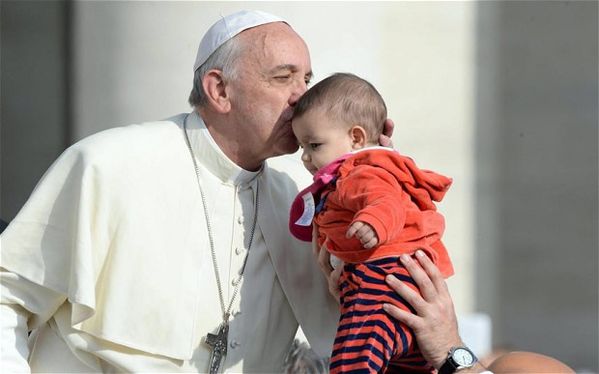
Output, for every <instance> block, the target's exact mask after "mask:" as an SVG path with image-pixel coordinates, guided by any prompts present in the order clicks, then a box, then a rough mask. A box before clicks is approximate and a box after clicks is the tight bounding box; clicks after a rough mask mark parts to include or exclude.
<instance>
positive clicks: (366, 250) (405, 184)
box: [289, 73, 453, 373]
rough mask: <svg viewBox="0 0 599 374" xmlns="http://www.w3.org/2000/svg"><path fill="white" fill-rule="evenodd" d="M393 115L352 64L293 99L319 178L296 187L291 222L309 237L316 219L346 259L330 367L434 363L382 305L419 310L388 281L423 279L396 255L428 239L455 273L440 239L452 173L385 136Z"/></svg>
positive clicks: (416, 368)
mask: <svg viewBox="0 0 599 374" xmlns="http://www.w3.org/2000/svg"><path fill="white" fill-rule="evenodd" d="M386 118H387V108H386V106H385V102H384V101H383V99H382V97H381V95H380V94H379V93H378V92H377V90H376V89H375V88H374V87H373V86H372V85H371V84H370V83H368V82H367V81H365V80H363V79H361V78H359V77H357V76H355V75H352V74H342V73H338V74H334V75H332V76H330V77H328V78H326V79H324V80H323V81H321V82H319V83H318V84H316V85H315V86H314V87H312V88H311V89H310V90H308V91H307V92H306V93H305V94H304V95H303V96H302V97H301V99H300V100H299V102H298V103H297V104H296V106H295V112H294V117H293V121H292V127H293V132H294V134H295V136H296V137H297V140H298V142H299V144H300V146H301V147H302V150H303V153H302V161H303V163H304V166H305V167H306V169H308V171H310V173H312V174H313V175H314V183H313V184H312V185H310V186H309V187H308V188H306V189H305V190H303V191H302V192H300V193H299V195H298V196H297V197H296V199H295V201H294V203H293V205H292V207H291V214H290V220H289V228H290V231H291V233H292V234H293V235H294V236H295V237H297V238H298V239H300V240H304V241H311V240H312V226H313V225H312V224H313V223H314V225H315V226H316V227H317V229H318V244H319V245H320V246H322V245H325V246H326V248H327V250H328V251H329V252H330V253H331V254H332V255H334V256H336V257H338V258H339V259H341V260H342V261H343V262H344V263H345V265H344V267H343V271H342V273H341V278H340V296H341V299H340V304H341V305H340V308H341V318H340V320H339V326H338V328H337V336H336V338H335V342H334V346H333V352H332V357H331V361H330V372H331V373H345V372H350V371H353V370H360V372H371V373H379V372H387V373H389V372H395V371H398V372H433V371H434V370H433V368H432V367H431V366H430V365H428V364H427V362H426V361H425V360H424V359H423V358H422V355H421V354H420V352H419V350H418V347H417V346H416V342H415V340H414V336H413V333H412V331H411V330H410V329H409V328H408V327H407V326H404V325H403V324H401V323H399V322H398V321H396V320H394V319H393V318H392V317H390V316H389V315H387V313H385V311H384V310H383V309H382V305H383V304H385V303H392V304H394V305H396V306H398V307H400V308H402V309H404V310H411V311H412V312H413V310H412V309H411V306H410V305H408V304H407V303H406V302H405V301H404V300H403V299H402V298H400V297H399V296H398V295H397V294H396V293H395V292H394V291H393V290H392V289H391V288H390V287H389V286H387V284H386V282H385V276H386V275H388V274H393V275H395V276H396V277H397V278H399V279H400V280H402V281H403V282H405V283H406V284H408V285H409V286H410V287H412V288H414V289H417V288H416V286H415V285H414V281H413V280H412V279H411V278H410V276H409V274H408V272H407V271H406V269H405V268H404V267H403V266H402V265H401V264H400V262H399V261H398V260H399V256H400V255H401V254H414V253H415V252H416V250H417V249H422V250H423V251H424V252H425V253H427V255H428V256H429V257H430V258H431V259H433V261H434V262H435V264H436V265H437V266H438V267H439V269H440V270H441V272H442V273H443V275H444V276H445V277H448V276H450V275H452V274H453V267H452V265H451V261H450V259H449V256H448V254H447V251H446V249H445V247H444V245H443V243H442V242H441V235H442V234H443V231H444V228H445V221H444V219H443V216H442V215H441V214H439V213H438V212H437V211H436V206H435V204H434V203H433V201H441V199H442V198H443V196H444V195H445V192H446V191H447V189H448V188H449V186H450V185H451V179H449V178H447V177H444V176H442V175H439V174H436V173H433V172H431V171H426V170H421V169H419V168H418V167H417V166H416V164H415V163H414V162H413V161H412V159H410V158H408V157H405V156H402V155H400V154H399V153H398V152H396V151H395V150H393V149H390V148H384V147H380V146H378V139H379V136H380V134H381V132H382V131H383V125H384V122H385V120H386Z"/></svg>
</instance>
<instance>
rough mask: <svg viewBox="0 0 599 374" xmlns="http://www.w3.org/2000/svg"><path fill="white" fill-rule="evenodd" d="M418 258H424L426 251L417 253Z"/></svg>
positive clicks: (420, 250)
mask: <svg viewBox="0 0 599 374" xmlns="http://www.w3.org/2000/svg"><path fill="white" fill-rule="evenodd" d="M416 256H418V257H424V256H425V254H424V251H423V250H422V249H419V250H417V251H416Z"/></svg>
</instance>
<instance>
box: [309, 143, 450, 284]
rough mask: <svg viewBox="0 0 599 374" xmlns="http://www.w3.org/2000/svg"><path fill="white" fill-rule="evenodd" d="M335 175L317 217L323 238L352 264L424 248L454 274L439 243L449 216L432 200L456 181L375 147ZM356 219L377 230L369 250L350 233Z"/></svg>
mask: <svg viewBox="0 0 599 374" xmlns="http://www.w3.org/2000/svg"><path fill="white" fill-rule="evenodd" d="M337 176H338V177H337V179H336V182H335V183H331V184H329V185H327V186H326V187H325V189H324V190H323V192H322V194H320V196H326V197H325V198H326V202H325V204H324V209H322V211H321V212H320V213H318V214H316V216H315V218H314V223H315V224H316V225H317V226H318V229H319V243H320V244H321V245H322V244H323V243H324V241H325V239H328V240H327V241H326V243H327V248H328V250H329V252H330V253H331V254H333V255H335V256H337V257H339V258H340V259H341V260H343V261H345V262H348V263H358V262H366V261H370V260H375V259H380V258H383V257H390V256H399V255H401V254H404V253H405V254H413V253H414V252H415V251H416V250H417V249H419V248H420V249H422V250H424V251H425V252H426V253H427V254H428V255H429V257H430V258H431V259H432V260H433V261H434V263H435V264H436V265H437V267H438V268H439V270H440V271H441V273H442V274H443V276H445V277H448V276H450V275H452V274H453V266H452V264H451V260H450V259H449V255H448V254H447V250H446V248H445V246H444V245H443V243H442V242H441V236H442V234H443V231H444V229H445V220H444V218H443V216H442V215H441V214H440V213H438V212H437V208H436V206H435V204H434V203H433V201H441V199H442V198H443V196H444V195H445V193H446V192H447V190H448V189H449V186H450V185H451V182H452V180H451V179H450V178H447V177H445V176H442V175H440V174H436V173H434V172H432V171H427V170H421V169H419V168H418V167H417V166H416V164H415V163H414V161H413V160H412V159H410V158H408V157H404V156H401V155H400V154H399V153H397V152H396V151H394V150H391V149H381V148H372V149H365V150H363V151H359V152H356V153H355V154H353V155H351V156H349V157H348V158H347V159H346V160H345V161H343V162H342V163H341V165H340V166H339V168H338V173H337ZM356 221H362V222H365V223H368V224H369V225H370V226H372V227H373V229H374V230H375V232H376V234H377V237H378V240H379V242H378V245H377V246H376V247H375V248H371V249H366V248H364V247H363V246H362V244H361V243H360V241H359V240H358V239H357V238H356V237H351V238H349V239H348V238H346V236H345V234H346V232H347V230H348V227H349V226H350V225H351V224H352V223H353V222H356Z"/></svg>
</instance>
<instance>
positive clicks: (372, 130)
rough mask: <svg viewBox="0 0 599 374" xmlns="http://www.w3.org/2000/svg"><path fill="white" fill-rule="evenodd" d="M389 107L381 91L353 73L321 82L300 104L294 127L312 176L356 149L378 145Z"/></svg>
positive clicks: (296, 106) (304, 160)
mask: <svg viewBox="0 0 599 374" xmlns="http://www.w3.org/2000/svg"><path fill="white" fill-rule="evenodd" d="M386 119H387V107H386V106H385V102H384V101H383V98H382V97H381V95H380V94H379V93H378V91H377V90H376V89H375V88H374V87H373V86H372V85H371V84H370V83H368V82H367V81H365V80H364V79H362V78H359V77H357V76H355V75H353V74H347V73H336V74H333V75H331V76H330V77H328V78H326V79H324V80H322V81H320V82H318V83H317V84H316V85H314V87H312V88H310V89H309V90H308V91H307V92H306V93H305V94H304V95H303V96H302V97H301V98H300V99H299V101H298V102H297V104H296V105H295V109H294V115H293V121H292V127H293V133H294V134H295V136H296V138H297V141H298V143H299V144H300V146H301V147H302V152H303V153H302V161H303V162H304V165H305V166H306V169H308V171H310V172H311V173H312V174H314V173H316V171H317V170H318V169H320V168H321V167H323V166H325V165H327V164H329V163H330V162H332V161H334V160H335V159H336V158H338V157H340V156H342V155H344V154H345V153H348V152H351V151H353V150H357V149H361V148H364V147H370V146H376V145H378V144H379V137H380V135H381V133H382V132H383V126H384V123H385V120H386Z"/></svg>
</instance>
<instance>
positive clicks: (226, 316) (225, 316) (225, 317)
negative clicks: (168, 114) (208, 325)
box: [183, 118, 260, 323]
mask: <svg viewBox="0 0 599 374" xmlns="http://www.w3.org/2000/svg"><path fill="white" fill-rule="evenodd" d="M183 132H184V134H185V142H186V143H187V148H188V149H189V153H190V155H191V160H192V161H193V166H194V168H195V173H196V179H197V181H198V187H199V189H200V196H201V197H202V206H203V208H204V217H205V219H206V229H207V230H208V241H209V242H210V254H211V256H212V265H213V268H214V276H215V277H216V286H217V288H218V297H219V299H220V308H221V311H222V313H223V322H225V323H228V322H229V317H230V316H231V309H232V307H233V302H234V301H235V297H237V294H238V293H239V287H240V286H241V280H242V279H243V274H244V272H245V266H246V264H247V261H248V257H249V255H250V248H251V247H252V242H253V241H254V232H255V231H256V224H257V222H258V209H259V207H260V204H259V200H258V196H259V193H258V192H259V179H256V198H255V199H254V221H253V223H252V230H251V232H250V240H249V243H248V249H247V252H246V254H245V258H244V260H243V265H242V266H241V270H240V271H239V278H238V279H237V284H236V285H235V288H234V289H233V296H232V297H231V300H230V301H229V306H228V307H227V308H226V309H225V298H224V296H223V295H224V294H223V288H222V285H221V281H220V271H219V269H218V263H217V261H216V250H215V247H214V239H213V235H212V226H211V225H210V217H209V215H208V205H207V204H206V195H205V194H204V189H203V188H202V183H200V169H199V167H198V163H197V161H196V157H195V154H194V152H193V148H192V147H191V142H190V141H189V135H188V133H187V118H185V121H184V124H183Z"/></svg>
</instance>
